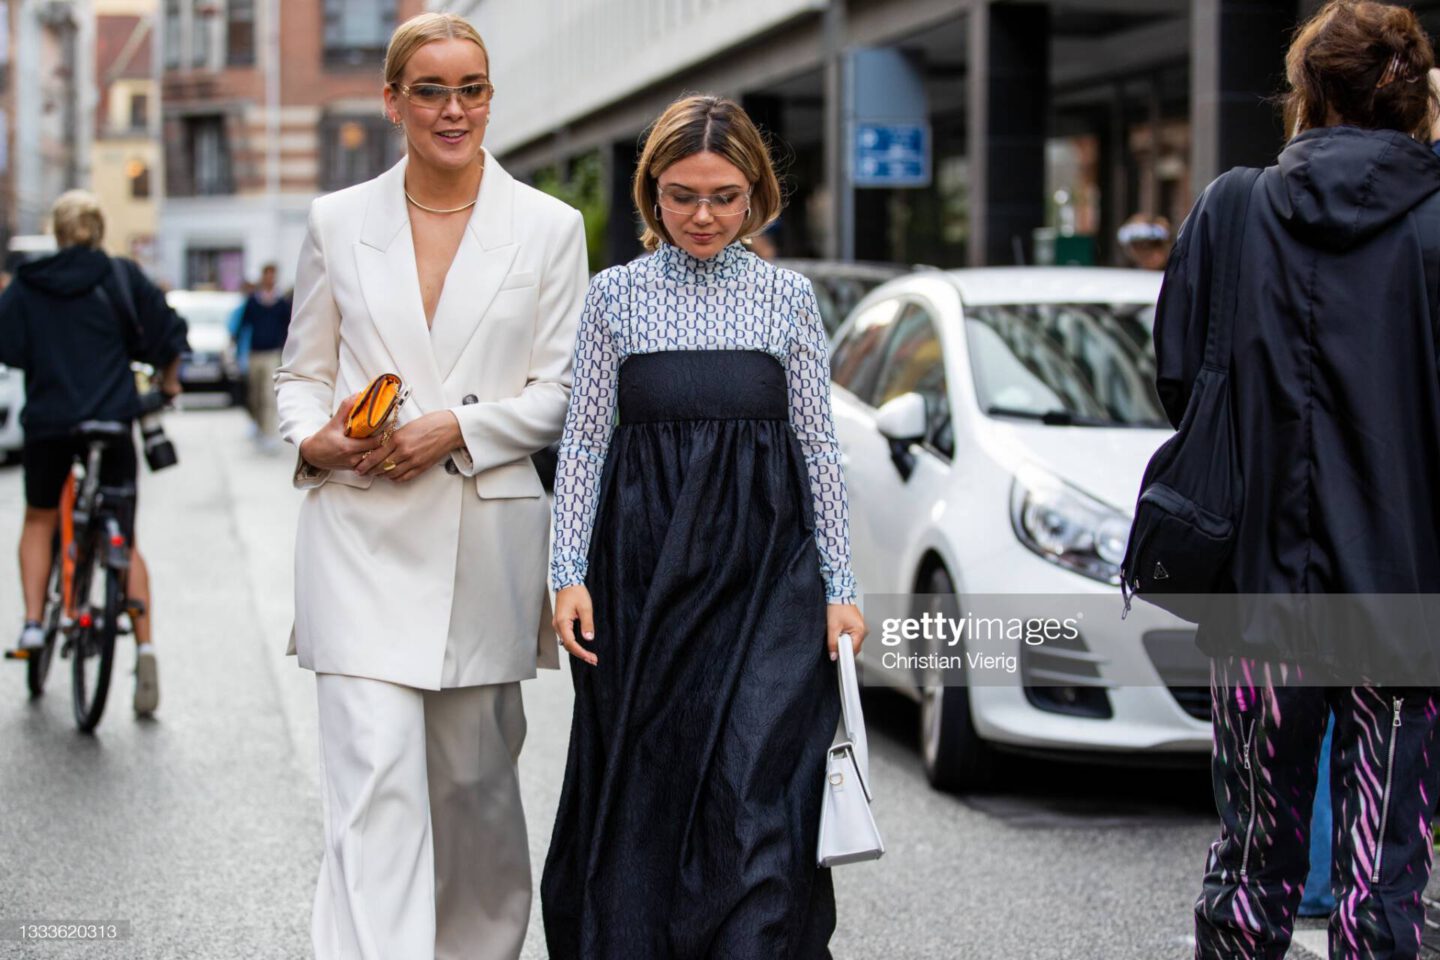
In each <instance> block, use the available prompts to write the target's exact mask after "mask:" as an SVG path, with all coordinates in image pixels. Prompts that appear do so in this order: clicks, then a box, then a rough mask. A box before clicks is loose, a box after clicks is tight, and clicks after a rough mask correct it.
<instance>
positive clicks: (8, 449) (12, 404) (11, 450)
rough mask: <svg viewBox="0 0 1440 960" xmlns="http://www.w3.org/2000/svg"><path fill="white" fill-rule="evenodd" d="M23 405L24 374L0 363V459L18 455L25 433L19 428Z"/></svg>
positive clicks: (5, 460)
mask: <svg viewBox="0 0 1440 960" xmlns="http://www.w3.org/2000/svg"><path fill="white" fill-rule="evenodd" d="M24 406H25V374H24V372H22V371H20V370H16V369H15V368H13V367H7V366H4V365H3V364H0V461H3V462H9V461H11V460H13V459H15V458H16V457H18V456H19V455H20V449H21V448H22V447H24V446H25V434H24V432H23V431H22V430H21V429H20V410H21V409H22V408H23V407H24Z"/></svg>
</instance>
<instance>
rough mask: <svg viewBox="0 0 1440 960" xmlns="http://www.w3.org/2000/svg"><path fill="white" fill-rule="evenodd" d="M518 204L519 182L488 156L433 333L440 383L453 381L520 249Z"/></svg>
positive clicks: (486, 156) (446, 281) (432, 339)
mask: <svg viewBox="0 0 1440 960" xmlns="http://www.w3.org/2000/svg"><path fill="white" fill-rule="evenodd" d="M514 204H515V181H514V179H513V178H512V177H511V176H510V174H509V173H508V172H507V171H506V170H505V168H504V167H502V166H500V164H499V163H498V162H497V161H496V160H495V158H494V157H492V156H491V155H490V151H488V150H487V151H485V176H484V177H483V178H482V179H481V181H480V195H479V197H478V198H477V199H476V201H475V209H474V210H472V211H471V213H470V221H469V224H468V227H467V229H466V231H465V234H464V236H463V237H462V238H461V240H460V247H459V249H458V250H456V251H455V260H454V261H453V262H452V263H451V265H450V272H449V274H447V276H446V278H445V288H444V289H443V290H442V291H441V292H440V302H439V303H437V304H436V305H435V320H434V322H433V324H432V325H431V328H430V341H431V343H432V344H433V345H434V348H433V353H432V355H433V357H434V359H435V362H436V366H437V369H438V371H439V377H440V380H441V382H443V381H445V380H446V379H447V378H448V377H449V376H450V374H451V372H452V371H453V370H454V369H455V364H456V363H457V362H458V361H459V359H460V355H461V354H462V353H464V352H465V348H466V347H467V346H469V344H470V340H471V339H472V338H473V337H474V336H475V331H476V330H477V329H478V328H479V327H480V325H481V322H482V321H483V319H484V317H485V312H486V311H487V310H489V309H490V304H491V302H492V301H494V299H495V295H496V294H497V293H499V292H500V285H501V284H502V283H504V282H505V277H506V275H507V274H508V273H509V272H510V266H511V264H513V263H514V262H515V255H516V253H518V252H519V250H520V246H519V244H518V243H516V242H515V237H514V229H513V227H514Z"/></svg>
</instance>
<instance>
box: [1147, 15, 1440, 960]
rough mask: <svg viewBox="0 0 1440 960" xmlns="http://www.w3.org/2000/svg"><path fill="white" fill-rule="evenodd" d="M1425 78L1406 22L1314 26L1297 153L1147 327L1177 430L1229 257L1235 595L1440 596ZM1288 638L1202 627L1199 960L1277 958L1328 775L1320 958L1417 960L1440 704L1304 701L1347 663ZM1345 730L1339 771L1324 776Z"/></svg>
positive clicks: (1180, 268) (1179, 269) (1422, 692)
mask: <svg viewBox="0 0 1440 960" xmlns="http://www.w3.org/2000/svg"><path fill="white" fill-rule="evenodd" d="M1432 66H1434V54H1433V51H1432V49H1431V44H1430V40H1429V37H1428V36H1427V35H1426V33H1425V31H1424V29H1423V28H1422V27H1421V25H1420V23H1419V21H1418V20H1417V19H1416V17H1415V15H1414V14H1413V13H1411V12H1410V11H1409V10H1407V9H1405V8H1403V7H1396V6H1391V5H1388V4H1383V3H1371V2H1350V0H1339V2H1331V3H1328V4H1326V5H1325V6H1324V7H1323V8H1322V9H1321V10H1320V11H1319V12H1318V13H1317V14H1316V15H1315V16H1314V17H1313V18H1312V19H1311V20H1309V21H1308V22H1307V23H1306V24H1305V25H1304V26H1303V27H1302V28H1301V29H1300V31H1299V32H1298V33H1297V34H1296V37H1295V39H1294V41H1293V43H1292V45H1291V47H1290V49H1289V52H1288V54H1287V58H1286V77H1287V80H1288V84H1289V92H1288V94H1287V96H1286V129H1287V130H1288V131H1290V132H1291V134H1292V136H1291V139H1290V141H1289V143H1288V144H1287V145H1286V147H1285V148H1284V150H1283V151H1282V152H1281V154H1280V157H1279V161H1278V164H1277V165H1276V166H1273V167H1270V168H1268V169H1266V170H1265V171H1264V172H1263V173H1262V174H1261V175H1260V177H1259V179H1258V181H1256V183H1255V186H1254V189H1253V191H1252V192H1251V195H1250V203H1249V212H1248V216H1247V219H1246V221H1245V222H1244V223H1221V222H1217V220H1216V215H1215V212H1214V208H1213V207H1212V206H1211V205H1210V203H1209V198H1210V197H1211V195H1212V194H1213V193H1215V191H1216V188H1215V186H1212V187H1211V189H1210V190H1207V191H1206V193H1205V194H1204V195H1202V196H1201V198H1200V200H1199V201H1198V202H1197V204H1196V206H1195V209H1194V210H1193V211H1192V212H1191V214H1190V217H1189V219H1188V220H1187V221H1186V225H1185V227H1184V229H1183V230H1182V231H1181V233H1180V237H1179V241H1178V246H1177V248H1176V250H1175V253H1174V256H1172V257H1171V260H1170V265H1169V268H1168V269H1167V271H1166V275H1165V281H1164V286H1163V289H1162V292H1161V296H1160V305H1159V308H1158V313H1157V318H1156V324H1155V346H1156V352H1157V354H1158V361H1159V373H1158V387H1159V392H1160V397H1161V399H1162V401H1163V402H1164V405H1165V410H1166V412H1167V414H1168V415H1169V417H1170V420H1171V422H1172V423H1174V424H1176V425H1177V426H1178V424H1179V423H1180V420H1181V418H1182V417H1183V416H1184V415H1185V412H1186V408H1187V406H1188V405H1189V402H1190V399H1191V396H1192V390H1193V388H1194V385H1195V382H1196V377H1197V375H1198V374H1199V372H1200V369H1201V366H1202V364H1203V363H1204V354H1205V346H1204V345H1205V340H1206V332H1207V325H1208V324H1209V323H1210V322H1212V321H1214V322H1220V321H1221V320H1223V319H1224V318H1217V317H1214V316H1212V315H1211V312H1210V309H1209V299H1210V298H1209V291H1210V285H1211V274H1212V272H1213V271H1214V270H1216V269H1218V268H1219V265H1218V264H1217V263H1216V262H1215V260H1216V259H1217V256H1218V255H1217V254H1216V253H1215V252H1214V251H1216V250H1219V249H1222V248H1225V247H1227V246H1228V244H1232V243H1240V244H1241V247H1240V250H1241V258H1240V261H1239V262H1240V267H1239V274H1238V278H1237V279H1236V293H1235V297H1236V303H1238V304H1240V305H1241V307H1240V309H1239V311H1238V313H1237V315H1236V319H1235V324H1234V342H1233V349H1232V355H1231V357H1230V358H1229V378H1228V386H1227V389H1228V391H1229V397H1230V401H1229V402H1230V410H1231V411H1232V415H1233V423H1234V436H1235V444H1236V455H1237V457H1238V462H1239V465H1240V468H1241V469H1240V475H1241V481H1240V482H1241V485H1242V499H1241V509H1240V510H1239V513H1238V525H1237V528H1236V533H1235V541H1234V544H1235V545H1234V553H1233V555H1232V557H1231V560H1230V563H1229V567H1228V569H1227V571H1226V573H1225V577H1226V582H1225V583H1224V584H1222V586H1223V587H1224V588H1225V589H1224V590H1223V591H1222V592H1226V593H1235V594H1267V595H1294V594H1304V595H1307V596H1309V597H1315V598H1316V599H1317V600H1319V599H1321V598H1320V596H1319V595H1323V594H1337V595H1373V594H1417V595H1427V594H1436V593H1440V500H1437V498H1436V497H1435V495H1434V494H1435V490H1436V488H1437V486H1440V359H1437V351H1436V343H1437V317H1440V287H1437V283H1436V278H1437V277H1440V162H1437V159H1436V157H1435V155H1434V154H1433V153H1432V152H1431V149H1430V146H1429V139H1430V131H1431V127H1432V123H1433V122H1434V120H1435V119H1436V110H1437V103H1436V100H1435V97H1434V95H1433V93H1432V91H1431V88H1430V85H1429V84H1428V83H1427V82H1426V75H1427V71H1429V70H1430V69H1431V67H1432ZM1227 176H1230V175H1227ZM1222 179H1223V178H1222ZM1196 395H1197V396H1198V394H1196ZM1298 633H1299V632H1298V631H1288V632H1287V631H1280V630H1273V629H1272V630H1267V631H1264V632H1261V631H1258V630H1255V629H1252V628H1251V626H1250V624H1248V623H1245V624H1236V625H1235V626H1234V627H1233V629H1227V630H1220V629H1212V628H1210V626H1209V625H1208V624H1207V623H1206V622H1204V621H1203V620H1202V622H1201V624H1200V630H1199V635H1198V640H1199V643H1200V645H1201V647H1202V649H1204V650H1205V652H1206V653H1208V654H1210V655H1211V656H1212V658H1213V660H1212V671H1213V673H1212V687H1211V689H1212V701H1213V702H1212V716H1213V726H1214V741H1215V747H1214V753H1213V765H1212V770H1213V779H1214V789H1215V802H1216V806H1217V808H1218V810H1219V814H1220V820H1221V830H1220V837H1219V839H1218V840H1217V841H1216V842H1215V843H1214V844H1213V845H1212V846H1211V848H1210V854H1209V857H1208V860H1207V863H1206V868H1205V877H1204V882H1203V888H1202V891H1201V894H1200V897H1199V899H1198V901H1197V903H1196V906H1195V938H1196V956H1197V957H1202V958H1227V960H1230V958H1240V957H1245V958H1250V957H1257V958H1274V960H1279V958H1281V957H1283V956H1284V955H1285V953H1286V949H1287V947H1288V945H1289V942H1290V937H1291V932H1292V925H1293V922H1294V917H1295V913H1296V909H1297V907H1298V905H1299V903H1300V899H1301V897H1302V894H1303V893H1304V892H1305V891H1304V887H1305V880H1306V875H1307V873H1308V870H1309V862H1308V857H1307V844H1308V842H1309V839H1310V838H1309V836H1308V834H1309V825H1310V814H1311V800H1312V797H1313V794H1314V788H1315V783H1316V777H1317V773H1319V774H1320V775H1328V776H1329V778H1330V789H1331V797H1332V809H1333V817H1334V832H1333V835H1332V840H1333V864H1332V869H1331V871H1330V875H1331V877H1332V881H1333V884H1334V894H1335V897H1336V900H1337V906H1336V909H1335V911H1334V912H1333V913H1332V914H1331V918H1330V925H1329V939H1330V955H1331V956H1334V957H1340V956H1344V957H1361V956H1363V957H1384V958H1391V957H1417V956H1418V955H1419V951H1420V940H1421V932H1422V930H1424V928H1425V923H1424V918H1425V911H1424V908H1423V906H1422V904H1421V894H1422V893H1423V891H1424V889H1425V885H1426V882H1427V880H1428V879H1429V876H1430V860H1431V858H1430V823H1431V817H1432V814H1433V808H1434V804H1435V799H1436V797H1437V795H1440V752H1437V748H1440V744H1437V743H1436V715H1437V698H1436V695H1435V691H1434V690H1433V689H1429V688H1423V689H1400V688H1389V687H1377V686H1373V685H1368V684H1365V683H1364V682H1363V678H1361V677H1358V676H1356V677H1354V678H1353V679H1348V680H1342V681H1340V682H1346V683H1353V684H1355V685H1352V686H1338V687H1314V686H1300V685H1296V684H1294V683H1293V678H1294V673H1295V671H1294V668H1293V666H1292V665H1293V664H1296V663H1300V662H1304V663H1307V664H1308V663H1312V662H1317V661H1318V662H1320V663H1328V664H1342V663H1345V662H1347V661H1350V660H1351V659H1352V658H1351V657H1350V656H1349V653H1350V651H1349V650H1348V649H1347V647H1346V643H1347V641H1346V638H1344V637H1342V636H1338V635H1337V634H1336V632H1329V633H1323V632H1320V633H1317V634H1316V635H1315V636H1313V637H1312V636H1310V635H1309V634H1305V635H1303V637H1301V638H1299V639H1297V634H1298ZM1407 639H1408V638H1395V637H1386V636H1380V635H1377V636H1372V637H1366V638H1365V643H1366V644H1367V645H1372V646H1373V645H1375V644H1387V643H1389V644H1402V643H1404V642H1406V641H1407ZM1349 642H1350V643H1352V644H1353V643H1354V640H1351V641H1349ZM1396 650H1397V652H1396V654H1395V656H1396V658H1397V659H1398V658H1400V657H1403V656H1404V653H1403V647H1398V646H1397V648H1396ZM1284 676H1289V677H1290V678H1291V683H1289V684H1287V683H1286V682H1285V681H1284V680H1283V679H1282V677H1284ZM1332 711H1333V713H1334V718H1335V727H1334V736H1333V744H1332V756H1331V761H1330V768H1329V770H1328V771H1317V758H1318V756H1319V755H1320V752H1321V744H1322V741H1323V739H1324V736H1325V729H1326V723H1327V719H1328V717H1329V715H1330V713H1331V712H1332Z"/></svg>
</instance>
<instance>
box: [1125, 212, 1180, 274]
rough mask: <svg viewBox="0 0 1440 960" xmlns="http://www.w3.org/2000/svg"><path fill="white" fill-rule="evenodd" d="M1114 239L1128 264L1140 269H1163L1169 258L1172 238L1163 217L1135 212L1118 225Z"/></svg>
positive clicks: (1168, 225) (1167, 222)
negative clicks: (1118, 243) (1118, 242)
mask: <svg viewBox="0 0 1440 960" xmlns="http://www.w3.org/2000/svg"><path fill="white" fill-rule="evenodd" d="M1116 239H1117V240H1119V241H1120V248H1121V249H1122V250H1124V251H1125V258H1126V259H1127V260H1129V261H1130V265H1131V266H1132V267H1136V268H1138V269H1140V270H1164V269H1165V263H1166V262H1167V261H1168V260H1169V259H1170V248H1171V246H1172V245H1173V238H1172V237H1171V235H1170V221H1169V220H1166V219H1165V218H1164V217H1156V216H1151V215H1150V214H1148V213H1137V214H1135V215H1134V216H1133V217H1131V218H1130V219H1129V220H1126V221H1125V222H1124V223H1123V224H1121V225H1120V230H1119V232H1118V233H1117V234H1116Z"/></svg>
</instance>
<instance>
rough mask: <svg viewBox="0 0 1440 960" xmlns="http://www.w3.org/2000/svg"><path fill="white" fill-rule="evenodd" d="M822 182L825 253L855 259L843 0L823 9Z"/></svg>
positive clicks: (833, 257) (833, 2)
mask: <svg viewBox="0 0 1440 960" xmlns="http://www.w3.org/2000/svg"><path fill="white" fill-rule="evenodd" d="M824 31H825V183H826V186H827V187H828V189H829V190H830V233H829V235H828V236H827V237H826V238H825V255H826V256H827V257H828V258H829V259H831V260H854V259H855V192H854V190H853V188H852V187H851V185H850V167H849V162H848V159H847V154H848V151H849V144H848V143H847V142H846V133H847V131H846V120H847V115H848V111H849V98H848V94H849V91H848V90H847V89H846V85H845V34H846V23H845V0H830V5H829V6H827V7H826V8H825V25H824Z"/></svg>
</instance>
